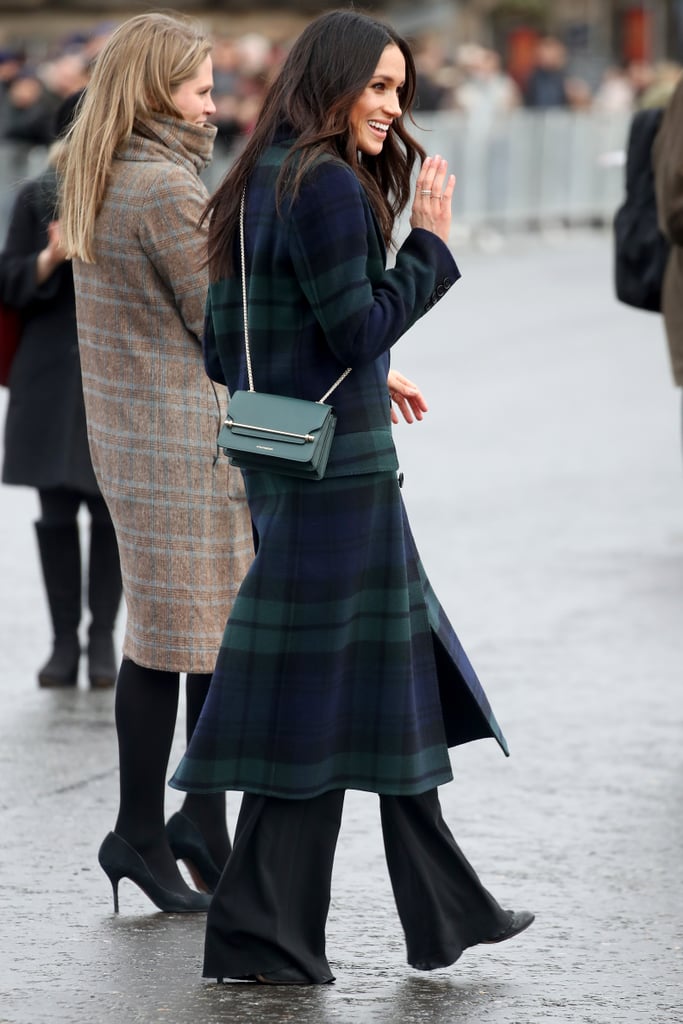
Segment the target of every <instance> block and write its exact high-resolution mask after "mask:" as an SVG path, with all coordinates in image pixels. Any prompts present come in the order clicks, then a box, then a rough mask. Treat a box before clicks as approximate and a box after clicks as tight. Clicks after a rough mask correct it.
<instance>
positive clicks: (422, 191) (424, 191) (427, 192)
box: [420, 188, 432, 196]
mask: <svg viewBox="0 0 683 1024" xmlns="http://www.w3.org/2000/svg"><path fill="white" fill-rule="evenodd" d="M431 194H432V190H431V188H421V189H420V195H421V196H431Z"/></svg>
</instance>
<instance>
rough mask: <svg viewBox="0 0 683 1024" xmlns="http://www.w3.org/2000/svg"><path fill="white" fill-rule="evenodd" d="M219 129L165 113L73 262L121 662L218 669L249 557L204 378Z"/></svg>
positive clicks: (219, 394) (240, 495) (247, 535)
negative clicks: (207, 247) (204, 178)
mask: <svg viewBox="0 0 683 1024" xmlns="http://www.w3.org/2000/svg"><path fill="white" fill-rule="evenodd" d="M213 136H214V132H213V131H212V129H211V128H207V127H199V126H194V125H189V124H186V123H185V122H179V121H177V120H175V119H173V118H168V117H158V118H155V119H154V121H153V122H152V123H151V124H150V125H149V126H147V127H146V128H144V129H143V130H142V132H141V133H137V132H136V133H134V134H133V136H132V138H131V139H130V141H129V143H128V144H127V146H126V148H125V149H124V150H123V151H122V152H121V153H120V154H119V155H118V158H117V159H116V160H115V161H114V167H113V171H112V175H111V180H110V183H109V186H108V189H107V194H106V197H105V201H104V204H103V206H102V209H101V211H100V213H99V215H98V218H97V223H96V262H95V263H94V264H86V263H83V262H82V261H80V260H74V268H73V269H74V282H75V288H76V309H77V318H78V334H79V348H80V354H81V365H82V373H83V387H84V393H85V404H86V413H87V420H88V437H89V441H90V448H91V452H92V458H93V466H94V469H95V474H96V476H97V479H98V482H99V484H100V487H101V489H102V493H103V494H104V496H105V498H106V501H107V504H108V505H109V508H110V511H111V514H112V519H113V521H114V526H115V528H116V535H117V538H118V543H119V549H120V553H121V568H122V573H123V586H124V593H125V598H126V604H127V610H128V619H127V625H126V635H125V640H124V647H123V650H124V654H125V655H127V656H128V657H129V658H132V659H133V661H135V662H137V663H138V664H140V665H144V666H147V667H149V668H155V669H161V670H166V671H180V672H211V671H213V668H214V663H215V660H216V655H217V652H218V650H219V647H220V643H221V637H222V634H223V629H224V627H225V621H226V619H227V617H228V613H229V612H230V609H231V607H232V602H233V600H234V598H235V596H236V594H237V590H238V588H239V585H240V583H241V581H242V578H243V576H244V574H245V572H246V570H247V568H248V566H249V564H250V562H251V559H252V556H253V546H252V533H251V523H250V518H249V514H248V510H247V506H246V501H245V498H244V490H243V484H242V480H241V475H240V473H239V471H238V470H235V469H230V468H229V466H228V462H227V459H223V458H222V459H220V460H219V461H216V459H215V456H216V435H217V431H218V428H219V424H220V416H221V412H222V411H224V410H225V391H224V389H222V388H220V386H219V385H213V384H212V382H211V381H210V380H209V379H208V377H207V376H206V373H205V371H204V366H203V361H202V352H201V345H200V335H201V330H202V324H203V315H204V302H205V298H206V291H207V278H206V275H205V272H204V271H203V270H201V269H199V267H200V265H201V257H202V252H203V248H204V242H205V239H204V236H203V234H202V233H200V231H198V228H197V222H198V219H199V215H200V213H201V210H202V208H203V205H204V202H205V200H206V190H205V188H204V186H203V184H202V183H201V181H200V179H199V176H198V175H199V172H200V171H201V170H202V169H203V167H204V166H206V164H207V163H208V160H209V159H210V155H211V150H212V145H213Z"/></svg>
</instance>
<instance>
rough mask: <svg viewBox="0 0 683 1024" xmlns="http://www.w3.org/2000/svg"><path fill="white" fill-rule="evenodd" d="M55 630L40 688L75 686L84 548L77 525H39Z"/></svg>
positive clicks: (39, 542) (79, 652)
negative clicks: (82, 549)
mask: <svg viewBox="0 0 683 1024" xmlns="http://www.w3.org/2000/svg"><path fill="white" fill-rule="evenodd" d="M35 529H36V537H37V539H38V551H39V553H40V563H41V566H42V570H43V580H44V582H45V590H46V593H47V602H48V607H49V609H50V618H51V620H52V629H53V645H52V653H51V655H50V657H49V659H48V661H47V662H46V663H45V665H43V667H42V668H41V670H40V672H39V673H38V683H39V685H40V686H75V685H76V683H77V681H78V662H79V659H80V655H81V647H80V641H79V638H78V626H79V623H80V621H81V547H80V540H79V533H78V524H77V523H64V524H61V523H60V524H49V523H43V522H41V521H38V522H37V523H36V524H35Z"/></svg>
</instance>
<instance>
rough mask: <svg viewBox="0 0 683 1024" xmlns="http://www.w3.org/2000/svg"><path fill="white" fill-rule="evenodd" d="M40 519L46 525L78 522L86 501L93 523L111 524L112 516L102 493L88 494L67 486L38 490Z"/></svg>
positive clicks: (66, 524) (64, 524)
mask: <svg viewBox="0 0 683 1024" xmlns="http://www.w3.org/2000/svg"><path fill="white" fill-rule="evenodd" d="M38 500H39V501H40V521H41V522H42V523H43V524H44V525H45V526H70V525H71V523H75V522H76V517H77V516H78V511H79V509H80V507H81V505H82V504H83V503H84V502H85V504H86V505H87V507H88V511H89V512H90V518H91V519H92V521H93V523H101V524H102V525H103V526H109V525H110V524H111V516H110V515H109V509H108V508H107V506H106V504H105V501H104V498H103V497H102V495H101V494H86V493H85V492H84V491H73V490H70V489H69V488H67V487H50V488H49V489H46V490H39V491H38Z"/></svg>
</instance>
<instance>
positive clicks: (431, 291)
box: [288, 162, 460, 366]
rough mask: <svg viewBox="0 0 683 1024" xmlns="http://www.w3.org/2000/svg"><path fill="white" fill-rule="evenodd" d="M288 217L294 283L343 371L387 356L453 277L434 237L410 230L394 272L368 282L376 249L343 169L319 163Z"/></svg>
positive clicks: (363, 206) (362, 203)
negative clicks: (343, 367) (342, 366)
mask: <svg viewBox="0 0 683 1024" xmlns="http://www.w3.org/2000/svg"><path fill="white" fill-rule="evenodd" d="M288 218H289V223H290V226H291V242H290V249H291V257H292V261H293V264H294V268H295V273H296V275H297V279H298V282H299V284H300V286H301V288H302V290H303V292H304V294H305V295H306V298H307V300H308V302H309V303H310V305H311V308H312V309H313V312H314V315H315V317H316V319H317V320H318V322H319V323H320V326H321V327H322V329H323V331H324V333H325V337H326V339H327V342H328V344H329V346H330V348H331V350H332V351H333V353H334V355H335V356H336V358H337V359H338V360H339V361H340V362H341V363H343V364H344V365H346V366H361V365H364V364H367V363H370V362H373V361H374V360H375V359H377V358H378V356H380V355H381V354H382V353H384V352H386V351H387V350H388V349H389V348H391V346H392V345H393V344H394V343H395V342H396V341H398V339H399V338H400V337H401V335H402V334H404V333H405V332H406V331H407V330H408V328H409V327H410V326H411V325H412V324H413V323H414V322H415V321H416V320H417V319H418V318H419V317H420V316H422V315H423V314H424V313H426V312H427V310H428V309H430V308H431V306H433V305H434V303H435V302H437V301H438V300H439V299H440V298H441V297H442V296H443V295H445V293H446V291H447V290H448V289H449V288H450V286H451V285H452V284H453V283H454V282H455V281H457V279H458V278H459V277H460V272H459V270H458V268H457V266H456V263H455V260H454V259H453V257H452V255H451V253H450V251H449V249H448V247H447V246H446V245H445V244H444V243H443V242H442V241H441V240H440V239H439V238H438V237H437V236H436V235H435V234H434V233H433V232H431V231H425V230H422V229H416V230H413V231H411V232H410V234H409V235H408V237H407V238H406V240H405V242H404V243H403V245H402V246H401V248H400V249H399V250H398V253H397V256H396V263H395V266H394V267H393V268H391V269H390V270H386V269H382V270H381V271H380V272H379V274H378V275H377V276H375V277H374V279H371V277H370V274H369V266H370V263H371V261H373V260H374V261H376V260H377V258H378V255H379V253H380V249H381V246H380V243H379V240H378V239H377V237H376V227H375V225H374V222H372V220H371V219H369V218H371V215H370V209H369V204H368V203H367V200H366V199H365V198H364V194H363V192H362V187H361V185H360V183H359V181H358V179H357V178H356V176H355V175H354V174H353V172H352V171H350V170H349V169H348V168H346V167H345V166H343V165H340V164H337V163H334V162H326V163H324V164H322V165H320V166H319V167H318V168H317V169H316V171H315V172H314V173H313V174H311V175H310V176H309V179H308V180H307V181H306V182H305V183H304V185H303V187H302V189H301V192H300V195H299V197H298V199H297V201H296V202H295V203H294V204H293V205H292V206H291V208H290V209H289V211H288ZM373 243H374V250H375V251H371V249H372V248H373ZM382 255H383V254H382Z"/></svg>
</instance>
